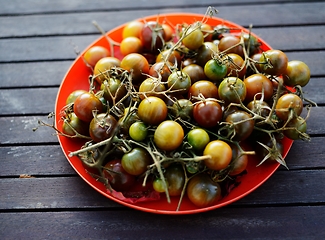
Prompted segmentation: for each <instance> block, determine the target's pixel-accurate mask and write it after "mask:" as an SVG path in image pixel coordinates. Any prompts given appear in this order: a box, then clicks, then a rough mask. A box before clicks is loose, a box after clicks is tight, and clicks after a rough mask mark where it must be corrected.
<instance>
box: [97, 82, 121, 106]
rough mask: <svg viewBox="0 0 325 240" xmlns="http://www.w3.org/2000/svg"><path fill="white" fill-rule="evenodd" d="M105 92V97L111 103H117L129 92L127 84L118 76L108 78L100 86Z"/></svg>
mask: <svg viewBox="0 0 325 240" xmlns="http://www.w3.org/2000/svg"><path fill="white" fill-rule="evenodd" d="M100 89H101V90H102V91H103V92H104V95H103V96H104V98H105V100H107V101H108V102H109V103H110V104H115V103H117V102H118V101H119V100H121V99H122V98H123V97H124V96H125V95H126V93H127V90H126V88H125V85H124V84H123V83H122V82H121V80H119V79H117V78H108V79H106V80H104V81H103V82H102V84H101V86H100Z"/></svg>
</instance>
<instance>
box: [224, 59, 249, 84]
mask: <svg viewBox="0 0 325 240" xmlns="http://www.w3.org/2000/svg"><path fill="white" fill-rule="evenodd" d="M226 57H227V59H228V72H227V76H229V77H238V78H240V79H243V78H244V76H245V74H246V65H245V61H244V59H243V58H242V57H241V56H239V55H238V54H236V53H229V54H227V55H226Z"/></svg>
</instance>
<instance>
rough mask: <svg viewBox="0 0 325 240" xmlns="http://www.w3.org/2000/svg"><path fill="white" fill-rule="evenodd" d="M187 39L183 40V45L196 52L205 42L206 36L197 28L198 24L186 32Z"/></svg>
mask: <svg viewBox="0 0 325 240" xmlns="http://www.w3.org/2000/svg"><path fill="white" fill-rule="evenodd" d="M184 34H185V37H184V38H183V41H182V43H183V44H184V46H185V47H187V48H188V49H191V50H196V49H198V48H199V47H201V46H202V44H203V42H204V35H203V33H202V31H201V29H200V28H198V27H197V25H196V24H194V25H193V26H192V27H190V28H189V29H187V31H186V32H184Z"/></svg>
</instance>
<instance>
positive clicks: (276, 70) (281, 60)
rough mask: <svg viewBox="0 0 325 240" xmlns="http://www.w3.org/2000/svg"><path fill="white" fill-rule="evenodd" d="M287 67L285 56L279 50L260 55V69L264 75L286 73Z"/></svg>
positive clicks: (271, 50)
mask: <svg viewBox="0 0 325 240" xmlns="http://www.w3.org/2000/svg"><path fill="white" fill-rule="evenodd" d="M287 66H288V58H287V55H286V54H285V53H284V52H282V51H280V50H276V49H270V50H267V51H266V52H264V53H263V54H262V55H261V58H260V68H261V71H262V72H264V73H266V74H270V75H276V76H279V75H282V74H284V73H285V72H286V70H287Z"/></svg>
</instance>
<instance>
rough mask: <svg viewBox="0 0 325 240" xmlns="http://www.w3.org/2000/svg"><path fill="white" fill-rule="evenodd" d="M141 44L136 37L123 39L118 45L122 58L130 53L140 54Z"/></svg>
mask: <svg viewBox="0 0 325 240" xmlns="http://www.w3.org/2000/svg"><path fill="white" fill-rule="evenodd" d="M142 48H143V47H142V42H141V40H140V39H139V38H137V37H132V36H131V37H127V38H124V39H123V40H122V41H121V43H120V51H121V53H122V55H123V56H126V55H128V54H130V53H141V52H142Z"/></svg>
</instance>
